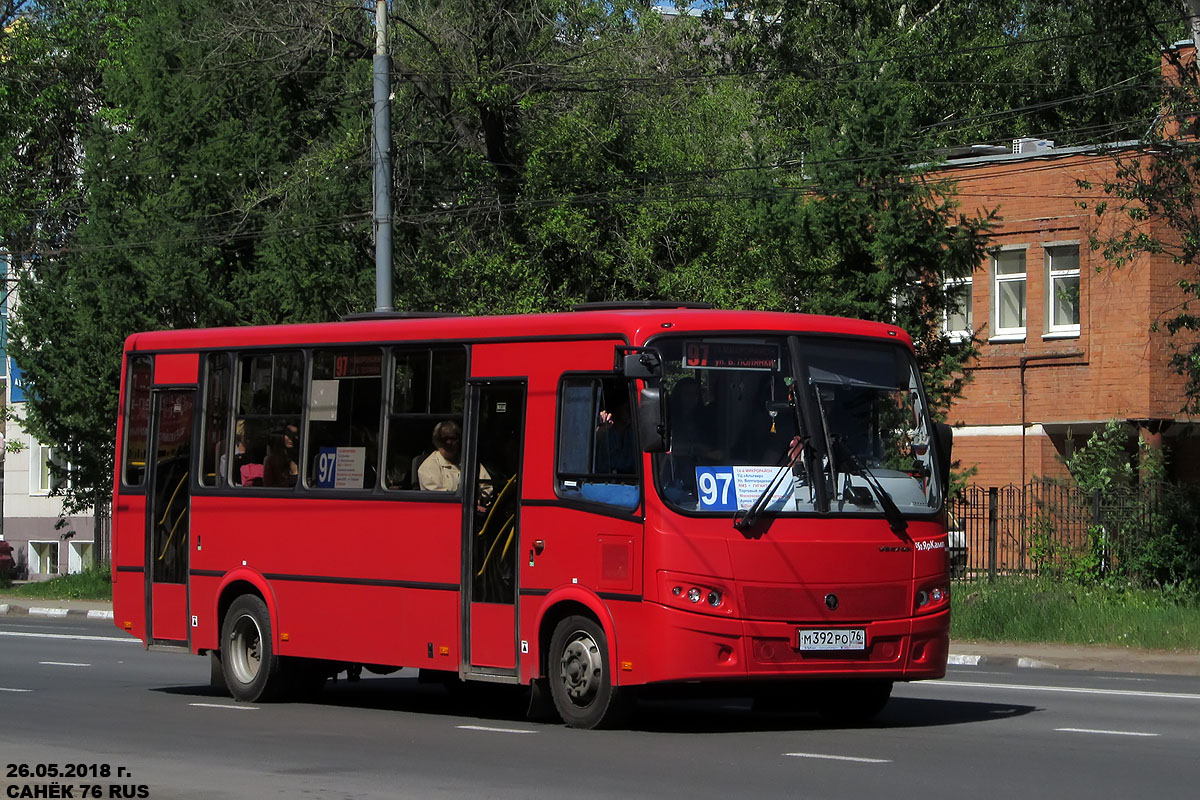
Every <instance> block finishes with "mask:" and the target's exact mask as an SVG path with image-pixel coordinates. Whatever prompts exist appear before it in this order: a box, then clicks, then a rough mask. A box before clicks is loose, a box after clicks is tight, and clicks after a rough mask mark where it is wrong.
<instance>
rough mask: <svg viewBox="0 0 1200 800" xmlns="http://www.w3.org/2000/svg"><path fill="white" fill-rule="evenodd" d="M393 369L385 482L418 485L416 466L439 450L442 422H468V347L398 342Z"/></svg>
mask: <svg viewBox="0 0 1200 800" xmlns="http://www.w3.org/2000/svg"><path fill="white" fill-rule="evenodd" d="M393 352H394V354H395V359H394V367H393V371H392V375H391V381H392V402H391V406H390V408H389V409H388V422H387V450H386V455H385V458H384V467H383V470H384V474H383V487H384V488H385V489H390V490H393V491H416V490H419V489H420V485H419V484H418V482H417V470H418V469H419V468H420V466H421V463H422V462H423V461H424V460H425V459H426V457H428V456H429V454H430V453H432V452H433V450H434V444H433V430H434V427H435V426H436V425H437V424H438V423H439V422H445V421H452V422H457V423H458V425H459V429H460V430H461V428H462V425H463V406H464V401H465V398H466V387H467V351H466V349H465V348H463V347H403V348H401V347H397V348H395V350H394V351H393Z"/></svg>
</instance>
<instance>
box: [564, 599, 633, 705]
mask: <svg viewBox="0 0 1200 800" xmlns="http://www.w3.org/2000/svg"><path fill="white" fill-rule="evenodd" d="M549 677H550V695H551V697H552V698H553V699H554V708H555V710H557V711H558V715H559V716H560V717H562V720H563V722H565V723H567V725H569V726H570V727H572V728H599V727H612V726H614V725H619V724H621V723H622V722H623V721H625V719H627V718H628V714H629V711H630V709H631V697H630V694H629V690H628V689H622V688H621V687H619V686H615V685H613V680H612V668H611V665H610V663H609V657H608V638H607V637H606V636H605V635H604V629H603V628H602V627H600V624H599V623H598V622H596V621H595V620H593V619H591V618H590V617H584V616H578V615H576V616H570V617H567V618H566V619H564V620H562V621H561V622H559V623H558V625H557V626H556V627H555V628H554V635H553V636H552V637H551V638H550V663H549Z"/></svg>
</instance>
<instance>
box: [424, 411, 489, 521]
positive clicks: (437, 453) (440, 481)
mask: <svg viewBox="0 0 1200 800" xmlns="http://www.w3.org/2000/svg"><path fill="white" fill-rule="evenodd" d="M433 446H434V448H435V449H434V451H433V452H432V453H430V454H429V455H428V456H427V457H426V458H425V460H424V461H423V462H421V466H420V467H418V468H417V481H418V485H419V486H420V488H421V489H423V490H425V491H427V492H457V491H458V487H459V486H460V485H461V483H462V472H461V471H460V470H459V461H460V459H461V458H462V428H460V427H459V425H458V423H457V422H455V421H454V420H449V419H448V420H443V421H442V422H439V423H438V424H437V425H435V426H434V427H433ZM491 483H492V476H491V475H489V474H488V471H487V470H486V469H484V467H483V465H482V464H480V465H479V484H480V487H481V489H480V497H479V499H478V501H477V503H476V505H477V506H478V509H477V510H480V511H483V510H486V507H487V504H488V503H490V502H491V496H492V492H493V489H492V485H491Z"/></svg>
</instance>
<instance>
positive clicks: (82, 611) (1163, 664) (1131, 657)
mask: <svg viewBox="0 0 1200 800" xmlns="http://www.w3.org/2000/svg"><path fill="white" fill-rule="evenodd" d="M6 614H10V615H17V614H27V615H29V616H42V617H68V616H70V617H75V616H82V617H88V618H91V619H112V618H113V613H112V603H110V602H105V601H102V600H36V599H25V598H20V597H13V596H11V595H10V596H7V597H5V596H4V595H0V616H4V615H6ZM949 661H950V665H951V666H979V667H984V666H1003V667H1030V668H1041V669H1082V670H1095V671H1097V672H1142V673H1147V674H1157V675H1196V676H1200V652H1196V653H1172V652H1165V651H1161V650H1135V649H1133V648H1128V647H1099V646H1093V645H1070V644H1036V643H1028V642H951V643H950V659H949Z"/></svg>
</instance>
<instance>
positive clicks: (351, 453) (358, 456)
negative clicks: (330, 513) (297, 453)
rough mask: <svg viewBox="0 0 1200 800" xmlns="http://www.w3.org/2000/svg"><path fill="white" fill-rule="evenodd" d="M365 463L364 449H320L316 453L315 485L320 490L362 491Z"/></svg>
mask: <svg viewBox="0 0 1200 800" xmlns="http://www.w3.org/2000/svg"><path fill="white" fill-rule="evenodd" d="M366 461H367V449H366V448H365V447H322V448H321V449H320V450H318V451H317V463H316V467H317V475H316V478H317V480H316V484H317V486H318V487H319V488H321V489H362V488H363V487H364V486H365V485H366V484H365V482H364V478H365V477H366V473H365V466H366Z"/></svg>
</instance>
